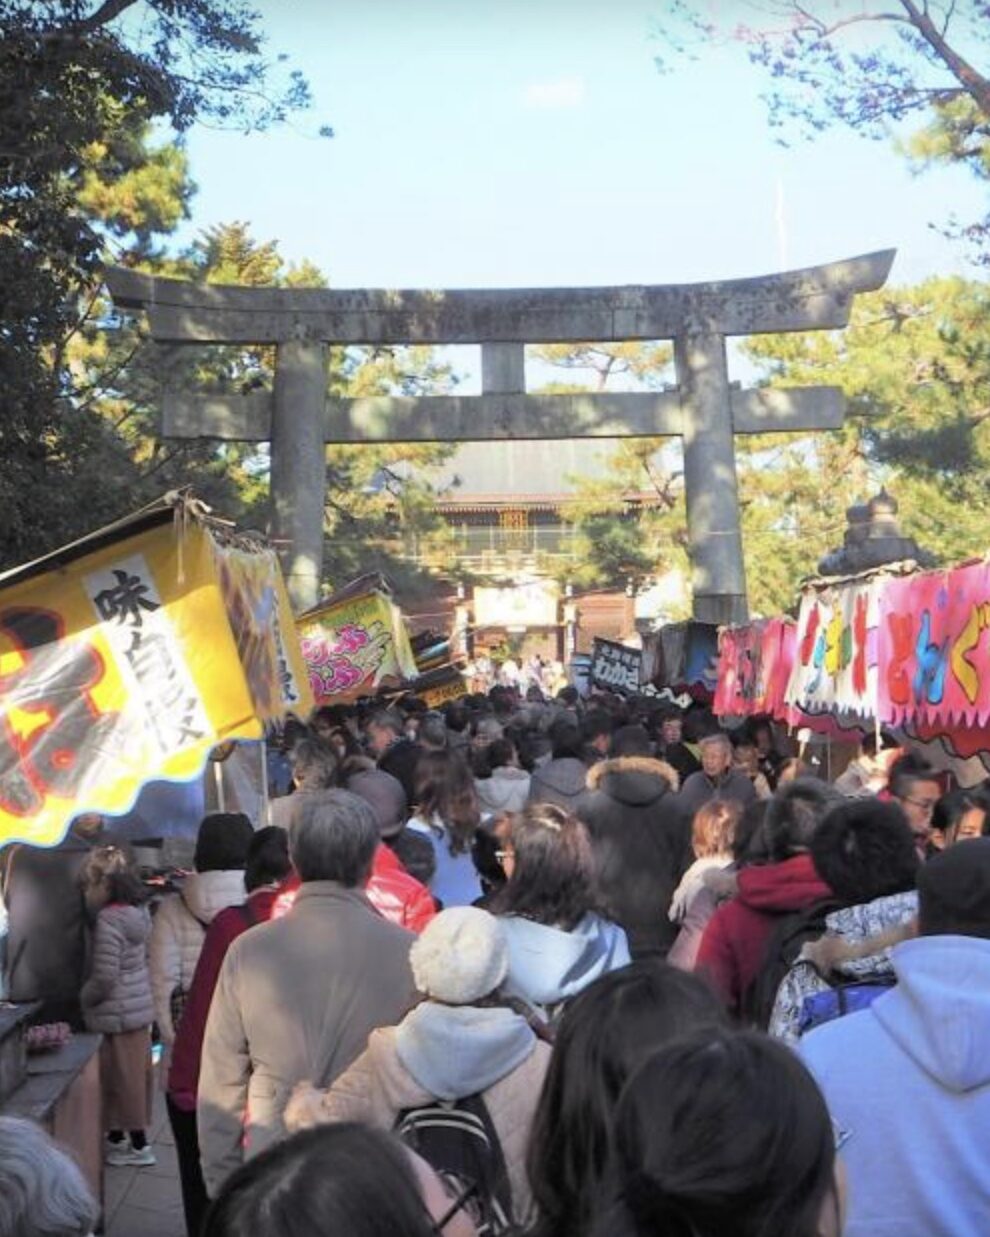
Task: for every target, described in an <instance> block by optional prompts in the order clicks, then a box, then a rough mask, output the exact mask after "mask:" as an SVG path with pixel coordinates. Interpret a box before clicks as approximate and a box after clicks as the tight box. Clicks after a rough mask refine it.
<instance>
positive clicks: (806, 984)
mask: <svg viewBox="0 0 990 1237" xmlns="http://www.w3.org/2000/svg"><path fill="white" fill-rule="evenodd" d="M917 914H918V893H917V890H914V889H912V890H910V891H909V892H907V893H894V894H890V895H889V896H887V897H884V898H874V899H873V901H872V902H864V903H863V904H862V905H860V906H847V907H844V908H843V909H842V910H839V911H833V912H832V913H831V914H830V915H827V916H826V918H825V936H824V937H823V938H822V940H821V941H816V942H815V945H814V947H812V946H807V945H806V946H805V947H804V949H802V951H801V954H800V956H799V958H798V959H797V961H796V962H795V963H794V965H793V966H792V967H791V969H790V970H789V971H788V972H787V975H786V976H785V977H784V980H783V982H782V983H781V985H780V988H779V989H778V991H777V1000H776V1001H775V1002H774V1007H773V1013H772V1014H771V1016H770V1026H769V1031H770V1034H771V1035H772V1036H773V1037H774V1038H775V1039H782V1040H783V1041H784V1042H785V1043H787V1044H790V1045H791V1047H793V1046H794V1045H795V1044H796V1043H797V1042H798V1040H799V1039H800V1038H801V1032H800V1022H801V1013H802V1009H803V1007H804V1002H805V1000H806V998H807V997H809V996H812V995H814V993H816V992H825V991H827V989H828V988H829V987H830V984H829V982H828V980H827V979H825V978H823V977H822V973H821V971H820V970H819V969H818V966H817V965H816V963H815V962H814V961H813V960H812V959H813V957H814V956H815V955H817V954H820V953H823V952H825V951H824V950H822V949H821V948H820V947H821V946H822V945H823V944H826V945H827V952H828V955H829V960H830V963H831V967H830V970H831V972H832V973H834V975H835V976H836V978H837V980H838V981H839V982H841V983H864V982H866V983H869V982H871V981H872V982H878V981H887V980H892V979H893V975H894V967H893V963H892V961H891V957H890V949H889V947H888V948H884V941H883V934H885V933H886V932H887V930H888V929H889V928H893V927H898V926H901V925H904V924H909V923H910V922H911V921H912V920H914V919H915V918H916V917H917ZM871 938H877V939H878V947H877V949H876V950H875V952H873V953H869V954H865V953H863V952H862V950H860V949H859V948H858V946H861V945H863V944H864V943H865V942H867V941H869V940H870V939H871Z"/></svg>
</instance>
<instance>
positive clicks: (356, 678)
mask: <svg viewBox="0 0 990 1237" xmlns="http://www.w3.org/2000/svg"><path fill="white" fill-rule="evenodd" d="M296 622H297V626H298V630H299V637H300V641H301V644H302V654H303V657H304V659H305V661H306V668H307V670H308V673H309V682H310V688H311V690H312V693H313V698H314V699H315V701H316V703H317V704H333V703H339V702H342V701H344V700H348V699H353V698H354V697H356V696H365V695H372V694H373V693H374V692H375V691H376V690H377V688H378V687H380V686H381V685H382V684H383V683H386V682H392V683H394V684H399V683H401V682H403V681H404V680H406V679H412V678H415V677H416V675H417V673H418V671H417V669H416V659H415V658H414V657H413V653H412V649H411V648H410V646H409V635H408V633H407V631H406V625H405V623H404V622H403V619H402V614H401V612H400V610H399V608H398V606H396V605H395V603H394V602H393V601H392V599H391V597H389V596H388V595H387V594H386V593H383V592H380V591H378V590H376V589H373V590H371V591H369V592H365V593H361V594H359V595H357V596H350V597H346V598H344V599H343V600H340V601H334V599H333V598H331V599H330V600H329V601H328V602H327V603H326V604H325V605H323V606H320V607H318V608H317V609H315V610H309V611H307V613H306V614H303V615H300V617H299V618H298V619H297V620H296Z"/></svg>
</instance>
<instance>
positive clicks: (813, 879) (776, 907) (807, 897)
mask: <svg viewBox="0 0 990 1237" xmlns="http://www.w3.org/2000/svg"><path fill="white" fill-rule="evenodd" d="M834 802H835V798H834V797H833V795H832V794H831V793H830V790H829V788H828V787H826V786H824V785H823V784H822V783H820V782H815V781H812V780H810V779H805V780H798V781H794V782H791V783H789V784H788V785H787V786H785V787H784V788H783V789H782V790H779V791H778V792H777V794H776V795H775V796H774V798H773V799H772V800H771V801H770V805H769V807H768V809H767V818H766V824H765V830H766V834H767V842H768V844H769V850H770V855H771V859H772V860H773V862H771V863H767V864H763V865H756V866H753V867H746V868H742V869H741V870H740V871H739V872H738V873H737V874H736V876H735V881H736V896H735V897H734V898H732V899H731V900H730V901H728V902H725V903H723V904H722V905H721V906H720V907H719V908H718V910H717V911H716V912H715V914H714V915H713V916H712V918H711V919H710V920H709V923H708V926H707V927H706V929H705V933H704V936H703V937H702V938H701V945H700V947H699V949H698V957H697V961H696V962H695V968H694V969H695V971H697V972H699V973H700V974H702V975H704V976H705V977H706V978H707V980H708V981H709V983H710V984H711V985H712V987H713V988H714V989H715V991H716V993H717V994H718V995H719V996H720V997H721V998H722V1000H723V1001H724V1002H725V1004H726V1006H727V1007H728V1009H729V1010H730V1011H731V1012H732V1013H734V1014H739V1013H741V1012H742V1006H743V998H744V997H745V995H746V993H747V991H748V990H749V988H750V985H751V984H752V983H753V982H754V980H755V979H756V978H757V976H758V975H759V973H760V970H761V968H762V967H763V964H764V961H765V958H766V952H767V947H768V945H769V944H770V940H771V938H772V936H773V932H774V927H775V925H776V924H777V922H778V921H779V919H780V917H781V916H782V915H787V914H791V913H792V912H794V911H804V910H809V909H810V908H811V907H813V906H815V905H817V904H818V903H821V902H825V901H827V900H828V899H830V898H831V897H832V896H833V895H832V891H831V889H830V888H829V887H828V885H827V884H826V883H825V882H824V881H823V880H822V879H821V877H820V876H819V875H818V873H817V872H816V871H815V867H814V864H813V863H812V861H811V855H810V854H809V853H808V844H809V843H810V841H811V837H812V834H813V833H814V831H815V829H816V828H817V827H818V824H819V822H820V821H821V820H822V819H823V817H824V816H825V814H826V812H827V811H828V810H829V809H830V808H831V807H832V806H833V803H834Z"/></svg>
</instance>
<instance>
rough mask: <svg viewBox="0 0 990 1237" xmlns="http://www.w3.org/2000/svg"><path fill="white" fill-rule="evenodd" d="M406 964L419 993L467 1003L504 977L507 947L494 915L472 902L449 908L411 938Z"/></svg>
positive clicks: (459, 1003) (506, 965) (507, 957)
mask: <svg viewBox="0 0 990 1237" xmlns="http://www.w3.org/2000/svg"><path fill="white" fill-rule="evenodd" d="M409 964H410V966H411V967H412V973H413V980H414V981H415V983H416V987H417V988H418V989H419V991H420V992H422V993H425V995H426V996H428V997H432V998H433V1000H435V1001H442V1002H443V1003H444V1004H447V1005H470V1004H471V1003H472V1002H473V1001H480V1000H481V998H482V997H485V996H488V995H489V994H490V993H492V992H494V991H495V989H496V988H497V987H498V986H499V984H500V983H501V982H502V980H503V979H505V976H506V974H507V972H508V969H509V947H508V943H507V941H506V939H505V933H504V932H503V931H502V925H501V924H500V923H499V921H498V920H497V919H496V918H495V916H494V915H490V914H489V913H488V911H483V910H481V908H480V907H477V906H452V907H451V908H450V910H446V911H441V912H440V914H439V915H437V916H436V917H435V918H434V919H432V920H431V921H430V922H429V923H428V924H427V926H426V928H425V929H424V930H423V933H422V935H421V936H419V937H418V938H417V939H416V940H415V941H414V942H413V946H412V949H410V951H409Z"/></svg>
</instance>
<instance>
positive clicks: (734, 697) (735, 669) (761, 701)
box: [714, 618, 795, 717]
mask: <svg viewBox="0 0 990 1237" xmlns="http://www.w3.org/2000/svg"><path fill="white" fill-rule="evenodd" d="M794 635H795V628H794V624H793V623H792V622H791V621H790V620H789V619H779V618H775V619H768V620H766V621H762V622H757V623H750V624H749V625H748V626H746V627H727V628H725V629H724V630H723V631H722V632H721V633H720V636H719V659H718V684H717V686H716V688H715V703H714V710H715V712H716V713H717V714H719V715H728V716H734V717H751V716H753V715H754V714H770V715H772V716H783V705H784V691H785V688H786V686H787V679H788V675H789V673H790V666H791V659H792V657H793V646H794Z"/></svg>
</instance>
